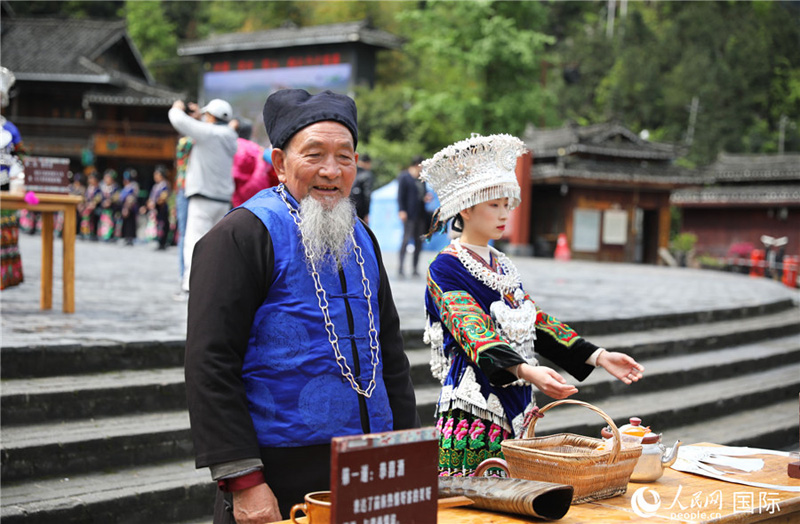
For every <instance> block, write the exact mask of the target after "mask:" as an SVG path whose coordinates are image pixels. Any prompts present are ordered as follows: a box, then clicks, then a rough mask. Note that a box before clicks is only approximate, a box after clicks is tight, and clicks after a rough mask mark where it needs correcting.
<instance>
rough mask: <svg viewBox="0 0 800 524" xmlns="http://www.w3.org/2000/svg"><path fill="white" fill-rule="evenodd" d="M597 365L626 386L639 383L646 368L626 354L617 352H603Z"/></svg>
mask: <svg viewBox="0 0 800 524" xmlns="http://www.w3.org/2000/svg"><path fill="white" fill-rule="evenodd" d="M597 365H598V366H600V367H602V368H603V369H605V370H606V371H608V373H609V374H611V375H612V376H614V377H616V378H618V379H619V380H621V381H622V382H624V383H626V384H632V383H633V382H638V381H639V379H640V378H642V376H643V375H642V371H644V366H642V365H641V364H639V363H638V362H636V361H635V360H633V359H632V358H631V357H629V356H628V355H626V354H625V353H619V352H617V351H603V352H602V353H601V354H600V356H599V357H597Z"/></svg>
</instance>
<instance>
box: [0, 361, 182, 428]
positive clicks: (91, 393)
mask: <svg viewBox="0 0 800 524" xmlns="http://www.w3.org/2000/svg"><path fill="white" fill-rule="evenodd" d="M0 384H1V385H2V421H3V428H6V427H9V426H12V425H19V424H35V423H37V422H41V421H45V420H49V421H56V420H57V421H66V420H76V419H82V418H100V417H112V416H115V415H119V414H120V413H131V414H134V413H146V412H153V411H165V410H180V409H185V408H186V387H185V385H184V377H183V368H182V367H172V368H165V369H148V370H124V371H113V372H106V373H96V374H80V375H63V376H58V377H43V378H28V379H12V380H3V381H2V383H0Z"/></svg>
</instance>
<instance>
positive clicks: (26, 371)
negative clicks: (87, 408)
mask: <svg viewBox="0 0 800 524" xmlns="http://www.w3.org/2000/svg"><path fill="white" fill-rule="evenodd" d="M184 348H185V342H184V341H172V342H160V341H145V342H127V343H126V342H114V343H109V344H106V345H102V344H93V345H91V346H86V345H81V344H70V345H64V346H35V347H28V346H23V347H4V348H3V366H2V369H0V378H2V379H20V378H32V377H57V376H63V375H82V374H87V373H105V372H108V371H118V370H123V369H152V368H167V367H173V366H183V355H184Z"/></svg>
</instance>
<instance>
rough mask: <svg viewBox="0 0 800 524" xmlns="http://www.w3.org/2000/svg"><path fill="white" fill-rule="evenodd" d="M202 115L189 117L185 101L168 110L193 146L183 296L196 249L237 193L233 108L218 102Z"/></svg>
mask: <svg viewBox="0 0 800 524" xmlns="http://www.w3.org/2000/svg"><path fill="white" fill-rule="evenodd" d="M200 114H201V116H200V120H196V119H194V118H192V117H191V116H189V115H188V114H186V105H185V104H184V103H183V101H182V100H176V101H175V103H173V104H172V108H171V109H170V110H169V121H170V123H172V127H174V128H175V130H176V131H178V132H179V133H181V134H183V135H186V136H188V137H190V138H191V139H192V142H193V143H194V145H193V147H192V154H191V156H190V157H189V163H188V166H187V168H186V189H185V192H186V197H187V198H188V199H189V210H188V216H187V218H186V237H185V239H184V247H183V260H184V264H185V266H186V269H185V270H184V272H183V280H182V282H181V290H182V292H183V294H185V293H188V292H189V278H190V274H191V266H192V253H193V251H194V245H195V244H196V243H197V241H198V240H200V238H202V236H203V235H205V234H206V233H207V232H208V230H209V229H211V228H212V227H213V226H214V224H216V223H217V222H219V221H220V219H222V217H223V216H225V213H227V212H228V210H229V209H230V202H231V196H232V195H233V189H234V182H233V177H232V176H231V167H232V166H233V156H234V155H235V154H236V148H237V141H236V138H237V135H236V131H234V130H233V129H231V127H230V126H228V121H229V120H230V119H231V117H232V116H233V108H231V105H230V104H229V103H228V102H226V101H225V100H220V99H219V98H215V99H214V100H211V101H210V102H209V103H208V104H207V105H206V106H205V107H203V108H201V109H200Z"/></svg>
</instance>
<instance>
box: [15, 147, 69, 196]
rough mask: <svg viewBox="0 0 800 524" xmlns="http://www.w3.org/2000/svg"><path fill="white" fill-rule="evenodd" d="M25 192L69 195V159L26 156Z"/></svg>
mask: <svg viewBox="0 0 800 524" xmlns="http://www.w3.org/2000/svg"><path fill="white" fill-rule="evenodd" d="M23 162H24V165H25V190H26V191H34V192H36V193H62V194H65V193H69V158H52V157H44V156H28V157H25V159H24V160H23Z"/></svg>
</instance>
